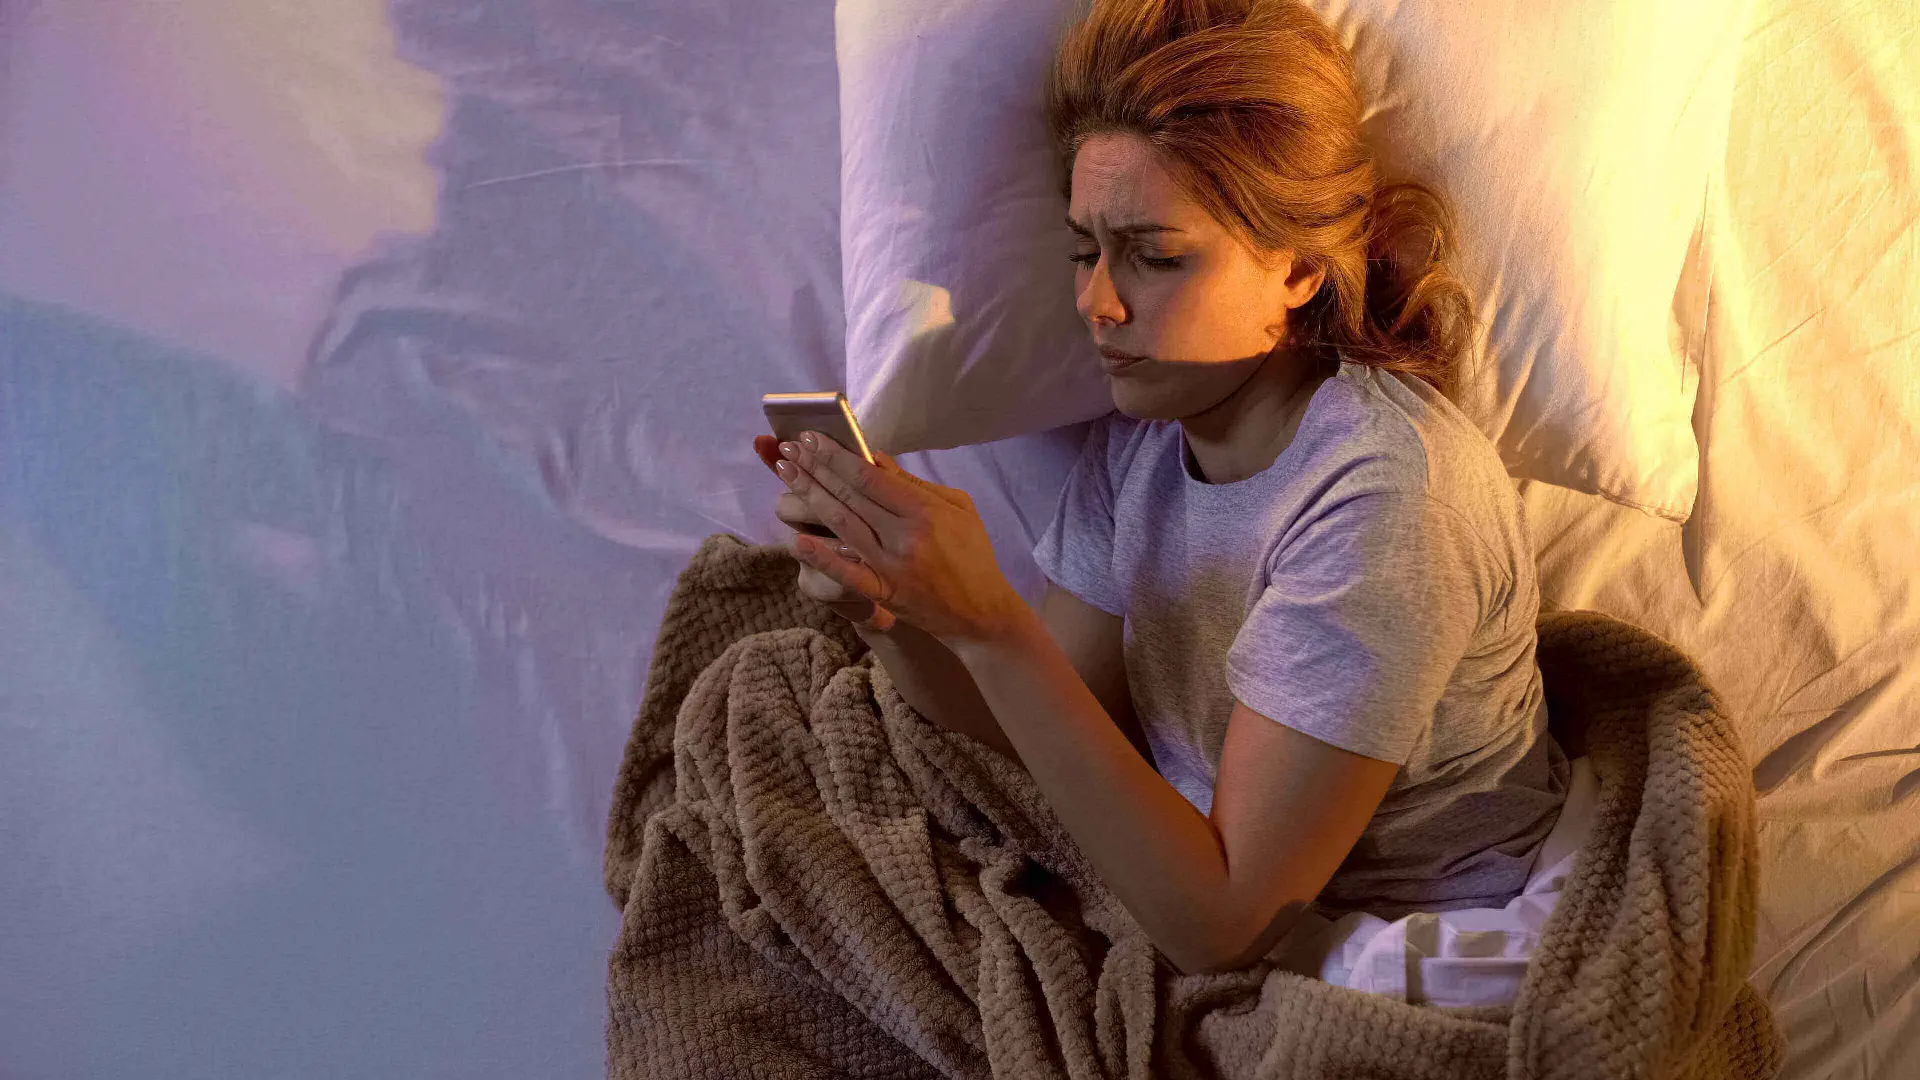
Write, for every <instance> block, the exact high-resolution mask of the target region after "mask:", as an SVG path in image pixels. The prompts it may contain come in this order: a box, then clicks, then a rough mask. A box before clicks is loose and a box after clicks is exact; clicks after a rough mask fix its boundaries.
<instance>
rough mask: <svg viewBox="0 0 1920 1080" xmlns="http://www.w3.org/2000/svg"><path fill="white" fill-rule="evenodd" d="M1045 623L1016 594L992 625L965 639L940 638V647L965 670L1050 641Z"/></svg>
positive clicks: (981, 628)
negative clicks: (979, 661) (975, 664)
mask: <svg viewBox="0 0 1920 1080" xmlns="http://www.w3.org/2000/svg"><path fill="white" fill-rule="evenodd" d="M1050 638H1051V635H1049V634H1048V632H1047V626H1046V623H1044V622H1042V621H1041V619H1040V613H1039V612H1037V611H1035V610H1033V607H1032V606H1031V605H1029V604H1028V603H1027V602H1026V601H1025V600H1022V599H1020V597H1019V595H1018V594H1015V595H1014V596H1013V598H1012V602H1011V603H1010V604H1008V605H1007V608H1006V611H1005V613H1004V614H1003V615H1001V616H1000V617H999V618H998V619H996V620H995V621H994V622H992V623H990V624H987V625H985V626H982V627H980V628H979V629H977V630H974V631H972V632H970V633H967V634H965V635H950V636H948V637H943V638H941V644H943V645H945V646H946V647H947V648H948V649H950V650H951V651H952V652H953V654H954V655H955V656H957V657H959V658H960V659H961V661H962V662H963V663H966V664H967V665H968V666H972V664H973V663H974V662H975V661H977V660H980V659H984V658H986V657H990V656H993V655H996V654H999V653H1003V652H1005V651H1006V650H1008V649H1013V650H1015V651H1021V650H1025V649H1029V648H1032V647H1033V646H1034V645H1036V644H1039V643H1040V642H1041V641H1042V640H1043V639H1046V640H1050Z"/></svg>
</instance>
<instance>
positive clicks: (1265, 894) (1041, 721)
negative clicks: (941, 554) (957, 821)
mask: <svg viewBox="0 0 1920 1080" xmlns="http://www.w3.org/2000/svg"><path fill="white" fill-rule="evenodd" d="M1028 613H1029V615H1031V614H1032V613H1031V609H1029V612H1028ZM953 651H954V654H955V655H956V656H957V657H958V658H959V660H960V661H961V663H963V664H964V665H965V666H966V668H967V670H968V671H969V672H970V673H971V674H972V676H973V681H974V684H975V686H976V687H977V688H978V691H979V693H980V695H981V698H982V700H984V701H985V703H986V705H987V707H988V708H989V709H991V710H992V712H993V715H994V717H995V718H996V719H997V720H998V722H999V728H1000V730H1001V731H1002V733H1003V734H1004V735H1005V736H1006V738H1007V740H1008V741H1009V742H1010V743H1011V744H1012V746H1013V748H1014V750H1015V751H1016V752H1017V753H1018V755H1019V757H1020V760H1021V761H1022V762H1024V763H1025V765H1026V767H1027V771H1028V772H1029V773H1031V774H1032V776H1033V778H1034V781H1035V782H1036V783H1037V784H1038V785H1039V786H1040V789H1041V791H1042V792H1043V793H1045V795H1046V796H1047V801H1048V802H1049V804H1050V805H1052V807H1053V809H1054V812H1055V813H1056V814H1057V815H1058V816H1059V817H1060V820H1061V823H1062V824H1063V825H1065V826H1066V828H1067V830H1068V832H1070V833H1072V834H1073V837H1074V839H1075V840H1076V841H1077V842H1078V843H1079V845H1080V848H1081V850H1082V851H1083V852H1084V853H1085V854H1086V856H1087V858H1088V859H1089V860H1090V861H1091V862H1092V863H1093V865H1094V868H1095V869H1096V870H1098V871H1099V872H1100V875H1101V877H1102V878H1103V879H1104V880H1105V881H1106V883H1107V885H1108V887H1110V888H1111V889H1113V891H1114V894H1115V895H1116V896H1117V897H1118V898H1119V899H1120V902H1121V903H1122V904H1124V905H1126V908H1127V910H1128V911H1129V912H1131V913H1132V914H1133V916H1134V918H1135V919H1137V920H1139V922H1140V925H1141V927H1142V928H1143V929H1144V930H1145V931H1146V932H1147V936H1148V937H1149V938H1151V939H1152V940H1153V942H1154V944H1155V945H1157V946H1158V947H1159V948H1160V951H1161V952H1163V953H1165V954H1166V955H1167V958H1168V959H1169V960H1171V961H1173V963H1174V964H1175V965H1176V966H1177V967H1178V968H1180V970H1182V971H1185V972H1190V973H1191V972H1200V971H1217V970H1227V969H1231V968H1234V967H1238V966H1241V965H1243V964H1246V963H1250V962H1252V961H1253V960H1256V959H1258V958H1259V957H1261V956H1263V955H1265V953H1266V952H1267V951H1268V950H1269V949H1270V948H1272V946H1273V944H1274V942H1275V941H1277V940H1278V939H1279V938H1280V936H1281V935H1282V934H1284V933H1285V932H1286V930H1287V928H1288V927H1289V926H1291V925H1292V923H1293V920H1294V918H1295V917H1296V916H1297V914H1298V912H1299V910H1300V909H1301V908H1302V907H1303V906H1304V905H1305V904H1306V903H1307V902H1308V901H1310V900H1312V899H1313V897H1315V896H1316V895H1318V894H1319V892H1320V889H1321V888H1322V887H1323V886H1325V885H1326V883H1327V880H1328V879H1329V878H1331V877H1332V876H1333V872H1334V870H1335V869H1336V868H1337V867H1338V866H1339V865H1340V862H1341V860H1343V859H1344V858H1345V857H1346V855H1347V852H1349V851H1350V850H1352V848H1353V845H1354V842H1355V841H1356V840H1358V839H1359V837H1360V833H1361V832H1362V830H1364V829H1365V828H1366V825H1367V822H1368V820H1369V819H1371V818H1372V816H1373V812H1374V810H1375V809H1376V808H1378V807H1379V805H1380V800H1381V799H1382V798H1383V797H1384V796H1385V794H1386V791H1387V787H1388V785H1389V784H1391V783H1392V781H1393V777H1394V775H1395V774H1396V773H1397V772H1398V766H1396V765H1394V764H1392V763H1390V762H1385V761H1377V760H1375V759H1373V758H1368V757H1362V756H1361V755H1359V754H1354V753H1350V752H1348V751H1346V750H1342V749H1340V748H1338V747H1335V746H1331V745H1329V744H1327V743H1324V742H1321V741H1320V740H1318V739H1315V738H1312V737H1311V736H1308V735H1304V734H1301V733H1300V732H1297V731H1295V730H1293V729H1292V728H1289V727H1287V726H1285V725H1283V724H1279V723H1276V722H1274V721H1273V720H1271V719H1268V718H1267V717H1265V716H1262V715H1260V714H1259V713H1256V712H1254V711H1253V710H1252V709H1249V708H1247V707H1246V706H1245V705H1243V704H1238V703H1236V704H1235V706H1234V711H1233V715H1232V718H1231V719H1230V720H1229V722H1228V727H1227V735H1226V744H1225V747H1224V748H1223V750H1222V753H1221V757H1220V767H1219V773H1218V777H1217V780H1216V784H1215V795H1214V804H1213V813H1212V816H1211V817H1208V816H1207V815H1204V814H1202V813H1200V811H1199V810H1197V809H1196V808H1195V807H1194V806H1193V805H1192V804H1191V803H1189V802H1187V801H1186V799H1185V798H1183V797H1181V795H1180V793H1179V792H1177V791H1175V790H1174V789H1173V786H1172V785H1171V784H1169V783H1167V781H1166V780H1165V779H1163V778H1162V777H1161V776H1160V775H1159V774H1157V773H1155V772H1154V771H1153V769H1152V768H1151V767H1150V766H1149V765H1148V764H1147V763H1146V762H1145V761H1143V760H1142V759H1141V757H1140V755H1139V754H1137V753H1135V752H1134V750H1133V747H1132V746H1131V745H1130V744H1129V743H1128V741H1127V738H1126V737H1125V736H1124V735H1123V734H1121V732H1120V730H1119V729H1118V728H1117V727H1116V726H1115V725H1114V723H1113V722H1112V720H1111V719H1110V718H1109V717H1108V716H1107V714H1106V713H1105V712H1104V711H1103V710H1102V709H1101V707H1100V703H1099V702H1098V701H1097V700H1095V698H1094V696H1093V694H1092V692H1091V691H1090V690H1088V688H1087V686H1086V684H1085V683H1084V682H1082V681H1081V680H1080V678H1079V676H1078V675H1077V674H1076V673H1075V671H1074V669H1073V667H1072V665H1071V664H1070V663H1069V662H1068V661H1067V658H1066V656H1065V655H1064V654H1063V653H1062V652H1061V651H1060V648H1059V647H1058V645H1057V644H1055V642H1054V641H1053V640H1052V638H1051V637H1050V636H1049V635H1048V634H1047V632H1046V627H1045V626H1044V625H1043V624H1042V623H1041V621H1040V620H1039V618H1037V617H1033V618H1027V619H1024V620H1019V621H1017V622H1016V624H1015V625H1013V626H1011V627H1009V628H1007V629H1006V630H1005V631H1003V632H1001V633H999V634H997V635H995V636H994V637H992V638H986V639H981V640H978V641H969V642H966V643H963V644H960V645H958V646H956V647H955V649H954V650H953Z"/></svg>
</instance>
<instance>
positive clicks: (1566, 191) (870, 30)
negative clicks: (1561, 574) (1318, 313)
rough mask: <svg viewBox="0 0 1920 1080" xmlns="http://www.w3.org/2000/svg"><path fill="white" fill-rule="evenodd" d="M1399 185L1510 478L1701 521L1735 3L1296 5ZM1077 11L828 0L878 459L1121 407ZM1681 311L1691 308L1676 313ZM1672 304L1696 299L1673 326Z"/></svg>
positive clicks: (849, 270) (1471, 396) (1466, 400)
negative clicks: (1114, 395)
mask: <svg viewBox="0 0 1920 1080" xmlns="http://www.w3.org/2000/svg"><path fill="white" fill-rule="evenodd" d="M1308 6H1310V7H1312V8H1314V9H1315V10H1316V11H1318V12H1319V13H1320V14H1321V15H1322V17H1323V18H1326V19H1327V21H1328V22H1329V23H1331V24H1332V25H1333V26H1334V27H1335V28H1336V29H1337V30H1338V31H1339V32H1340V35H1341V38H1342V40H1344V41H1345V42H1346V43H1347V45H1348V47H1349V48H1350V49H1351V50H1352V51H1353V53H1354V60H1355V65H1356V69H1357V71H1358V74H1359V82H1360V88H1361V92H1362V94H1363V95H1364V98H1365V100H1366V101H1367V102H1368V105H1369V110H1368V115H1367V119H1366V122H1365V129H1366V134H1367V137H1368V140H1369V142H1370V143H1371V145H1372V146H1373V148H1374V150H1375V153H1376V154H1377V155H1378V158H1379V161H1380V163H1381V166H1382V167H1383V169H1384V170H1385V171H1386V172H1387V173H1388V174H1389V175H1402V176H1408V177H1412V178H1415V179H1419V180H1423V181H1425V182H1427V183H1429V184H1431V185H1433V186H1434V187H1436V188H1438V189H1439V190H1440V191H1441V192H1442V193H1443V194H1445V195H1447V196H1448V197H1449V198H1451V200H1452V201H1453V204H1454V207H1455V209H1456V211H1457V212H1458V215H1459V219H1460V226H1461V233H1462V246H1463V251H1462V259H1461V262H1460V270H1461V272H1462V274H1463V276H1464V277H1465V278H1466V279H1467V282H1468V284H1469V286H1470V287H1471V288H1473V290H1474V293H1475V296H1476V300H1477V306H1478V309H1479V311H1480V314H1481V316H1482V320H1483V324H1484V327H1485V330H1484V333H1483V341H1482V343H1481V348H1482V349H1483V350H1484V353H1485V355H1486V356H1488V357H1491V361H1492V362H1491V363H1487V362H1482V361H1481V360H1479V359H1478V358H1470V360H1469V365H1470V367H1469V369H1468V373H1467V377H1466V378H1465V379H1463V382H1462V389H1461V392H1460V394H1459V395H1458V398H1459V401H1460V403H1461V405H1462V407H1463V408H1464V409H1465V410H1466V411H1467V412H1468V414H1469V415H1471V416H1472V417H1473V418H1474V419H1475V420H1476V421H1477V422H1478V423H1479V424H1480V425H1481V427H1482V429H1483V430H1485V431H1486V432H1487V434H1488V436H1489V437H1490V438H1492V439H1494V441H1495V442H1496V444H1497V445H1498V446H1499V448H1500V451H1501V454H1502V457H1503V458H1504V459H1505V461H1506V463H1507V467H1508V469H1509V471H1510V472H1511V473H1512V474H1513V475H1515V476H1517V477H1522V478H1527V479H1533V480H1539V481H1542V482H1545V483H1551V484H1558V485H1563V486H1566V487H1570V488H1574V489H1576V490H1579V491H1584V492H1588V493H1590V494H1596V495H1601V496H1604V497H1606V498H1609V499H1613V500H1615V501H1617V502H1621V503H1625V504H1627V505H1629V506H1634V507H1637V508H1639V509H1642V510H1645V511H1648V512H1650V513H1653V514H1657V515H1659V516H1661V517H1666V518H1671V519H1674V520H1684V519H1685V518H1686V517H1687V515H1688V513H1689V512H1690V511H1691V508H1692V505H1693V497H1694V489H1695V484H1696V478H1697V473H1698V468H1697V461H1698V450H1697V448H1696V446H1695V443H1694V438H1693V431H1692V426H1691V417H1692V412H1693V397H1694V391H1695V385H1696V375H1697V373H1696V371H1695V369H1694V367H1693V361H1692V359H1691V358H1690V349H1689V347H1688V343H1689V342H1690V341H1697V340H1698V325H1697V322H1696V320H1697V319H1698V318H1699V316H1700V315H1701V314H1702V313H1701V312H1698V311H1694V310H1692V307H1693V306H1694V305H1693V302H1692V301H1693V300H1697V299H1698V297H1699V296H1700V295H1701V294H1702V293H1703V289H1702V288H1701V286H1700V283H1699V282H1698V281H1692V282H1691V283H1689V281H1686V280H1683V277H1685V276H1687V275H1683V270H1686V271H1688V272H1689V274H1690V273H1691V272H1692V271H1696V270H1698V269H1699V268H1700V267H1701V266H1703V265H1704V264H1703V263H1702V262H1701V261H1700V260H1698V259H1696V260H1694V261H1693V263H1692V264H1691V265H1689V251H1690V244H1691V242H1692V241H1693V240H1694V239H1695V236H1696V233H1698V232H1699V231H1700V230H1701V229H1702V228H1703V214H1704V209H1705V206H1706V205H1707V191H1708V188H1709V185H1711V184H1714V183H1717V182H1718V178H1719V175H1720V171H1721V164H1722V160H1723V158H1724V156H1725V153H1724V152H1725V147H1726V132H1727V120H1728V115H1729V112H1730V109H1731V100H1732V85H1733V71H1734V61H1735V58H1736V57H1735V54H1736V52H1737V49H1738V43H1739V40H1740V37H1741V34H1742V32H1743V30H1744V23H1745V13H1746V9H1747V0H1696V2H1691V3H1686V4H1676V3H1672V2H1671V0H1615V2H1611V3H1595V4H1559V3H1546V4H1543V3H1538V2H1537V0H1534V2H1522V0H1482V2H1478V3H1468V2H1463V0H1431V2H1428V3H1423V4H1403V3H1397V2H1395V0H1345V2H1342V0H1313V2H1311V3H1309V5H1308ZM1082 10H1084V8H1083V7H1082V5H1081V4H1080V3H1075V2H1073V0H1055V2H1052V3H1033V2H1030V0H932V2H922V3H914V4H901V3H898V2H897V0H839V2H838V3H837V5H836V7H835V12H834V24H835V31H836V45H837V52H838V60H839V67H840V139H841V192H840V194H841V206H840V212H841V246H842V250H841V258H842V277H843V283H844V286H845V294H846V304H847V384H848V395H849V397H850V398H851V399H852V401H853V404H854V409H855V412H856V413H857V414H858V416H859V417H860V421H861V424H862V426H863V427H864V428H865V429H866V430H867V432H868V434H869V435H870V436H871V437H872V439H873V441H874V442H875V443H877V444H878V445H880V446H882V447H884V448H886V449H888V450H889V451H891V452H894V453H902V452H906V451H909V450H919V449H934V448H940V447H948V446H957V445H962V444H967V443H979V442H988V441H992V440H995V439H1000V438H1005V437H1008V436H1012V435H1018V434H1022V433H1026V432H1031V431H1038V430H1042V429H1045V428H1051V427H1057V426H1060V425H1063V424H1069V423H1073V422H1076V421H1080V420H1087V419H1091V418H1093V417H1096V416H1100V415H1102V414H1104V413H1106V412H1109V411H1111V409H1112V408H1113V404H1112V400H1111V398H1110V397H1109V394H1108V390H1107V385H1106V381H1105V379H1104V378H1103V377H1102V376H1101V373H1100V371H1099V367H1098V357H1097V355H1096V354H1095V353H1094V352H1093V348H1092V345H1091V343H1090V341H1089V339H1088V336H1087V332H1086V330H1085V328H1084V327H1083V326H1082V325H1081V323H1080V320H1079V317H1078V315H1077V314H1076V312H1075V311H1074V306H1073V284H1072V281H1073V279H1072V274H1071V269H1072V268H1071V266H1070V265H1069V264H1068V263H1067V261H1066V258H1065V255H1066V253H1067V251H1068V250H1069V249H1070V243H1069V241H1068V238H1067V236H1066V234H1065V231H1064V230H1065V227H1064V225H1063V224H1062V220H1063V219H1064V217H1065V212H1066V207H1065V204H1064V202H1063V201H1062V200H1061V199H1060V197H1059V195H1058V194H1057V191H1056V188H1055V186H1054V184H1055V180H1054V175H1053V172H1052V168H1051V160H1052V159H1051V154H1050V150H1049V148H1048V145H1047V138H1046V132H1045V127H1044V124H1043V119H1042V115H1041V87H1042V83H1043V79H1044V75H1045V72H1046V68H1047V64H1048V61H1049V59H1050V57H1051V54H1052V49H1053V45H1054V43H1055V42H1056V41H1057V39H1058V36H1059V32H1060V29H1061V28H1062V27H1063V26H1064V25H1065V24H1066V23H1067V22H1068V21H1070V20H1072V19H1074V18H1077V17H1078V16H1079V13H1080V12H1081V11H1082ZM1690 298H1691V299H1690ZM1676 311H1683V312H1685V317H1686V318H1687V319H1688V321H1689V324H1690V325H1688V326H1686V327H1682V326H1681V325H1679V323H1678V322H1677V320H1676V314H1675V313H1676Z"/></svg>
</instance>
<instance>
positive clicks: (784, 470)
mask: <svg viewBox="0 0 1920 1080" xmlns="http://www.w3.org/2000/svg"><path fill="white" fill-rule="evenodd" d="M773 471H774V472H777V473H779V474H780V479H782V480H791V479H793V462H791V461H776V462H774V463H773Z"/></svg>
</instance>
